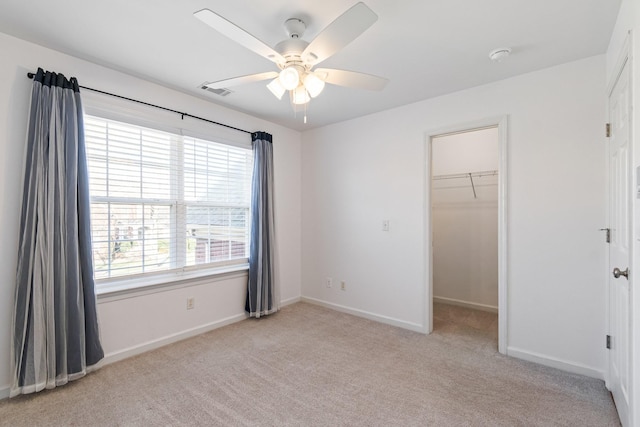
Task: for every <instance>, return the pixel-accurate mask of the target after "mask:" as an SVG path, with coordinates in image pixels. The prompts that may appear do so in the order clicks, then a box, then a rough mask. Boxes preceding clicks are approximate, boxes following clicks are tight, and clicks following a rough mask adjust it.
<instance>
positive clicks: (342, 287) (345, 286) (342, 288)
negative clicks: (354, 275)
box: [340, 280, 347, 291]
mask: <svg viewBox="0 0 640 427" xmlns="http://www.w3.org/2000/svg"><path fill="white" fill-rule="evenodd" d="M340 290H343V291H346V290H347V282H345V281H344V280H342V281H341V282H340Z"/></svg>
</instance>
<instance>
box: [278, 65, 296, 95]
mask: <svg viewBox="0 0 640 427" xmlns="http://www.w3.org/2000/svg"><path fill="white" fill-rule="evenodd" d="M278 79H280V83H281V84H282V87H284V88H285V89H286V90H294V89H295V88H297V87H298V85H299V84H300V73H298V70H296V68H295V67H287V68H285V69H284V70H282V71H280V75H279V76H278Z"/></svg>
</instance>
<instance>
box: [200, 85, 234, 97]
mask: <svg viewBox="0 0 640 427" xmlns="http://www.w3.org/2000/svg"><path fill="white" fill-rule="evenodd" d="M210 83H211V82H204V83H202V84H201V85H200V89H202V90H206V91H207V92H211V93H215V94H216V95H219V96H227V95H229V94H230V93H233V92H232V91H230V90H229V89H227V88H225V87H222V88H219V89H213V88H210V87H209V86H207V85H208V84H210Z"/></svg>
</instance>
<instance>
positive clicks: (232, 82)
mask: <svg viewBox="0 0 640 427" xmlns="http://www.w3.org/2000/svg"><path fill="white" fill-rule="evenodd" d="M276 77H278V73H277V72H275V71H267V72H266V73H259V74H249V75H248V76H240V77H233V78H231V79H225V80H218V81H217V82H211V83H207V84H206V85H205V86H206V87H208V88H210V89H223V88H227V87H231V86H238V85H243V84H246V83H254V82H259V81H262V80H268V79H275V78H276Z"/></svg>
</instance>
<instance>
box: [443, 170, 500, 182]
mask: <svg viewBox="0 0 640 427" xmlns="http://www.w3.org/2000/svg"><path fill="white" fill-rule="evenodd" d="M496 175H498V171H497V170H492V171H481V172H467V173H452V174H448V175H434V176H433V180H434V181H438V180H441V179H460V178H482V177H483V176H496Z"/></svg>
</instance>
